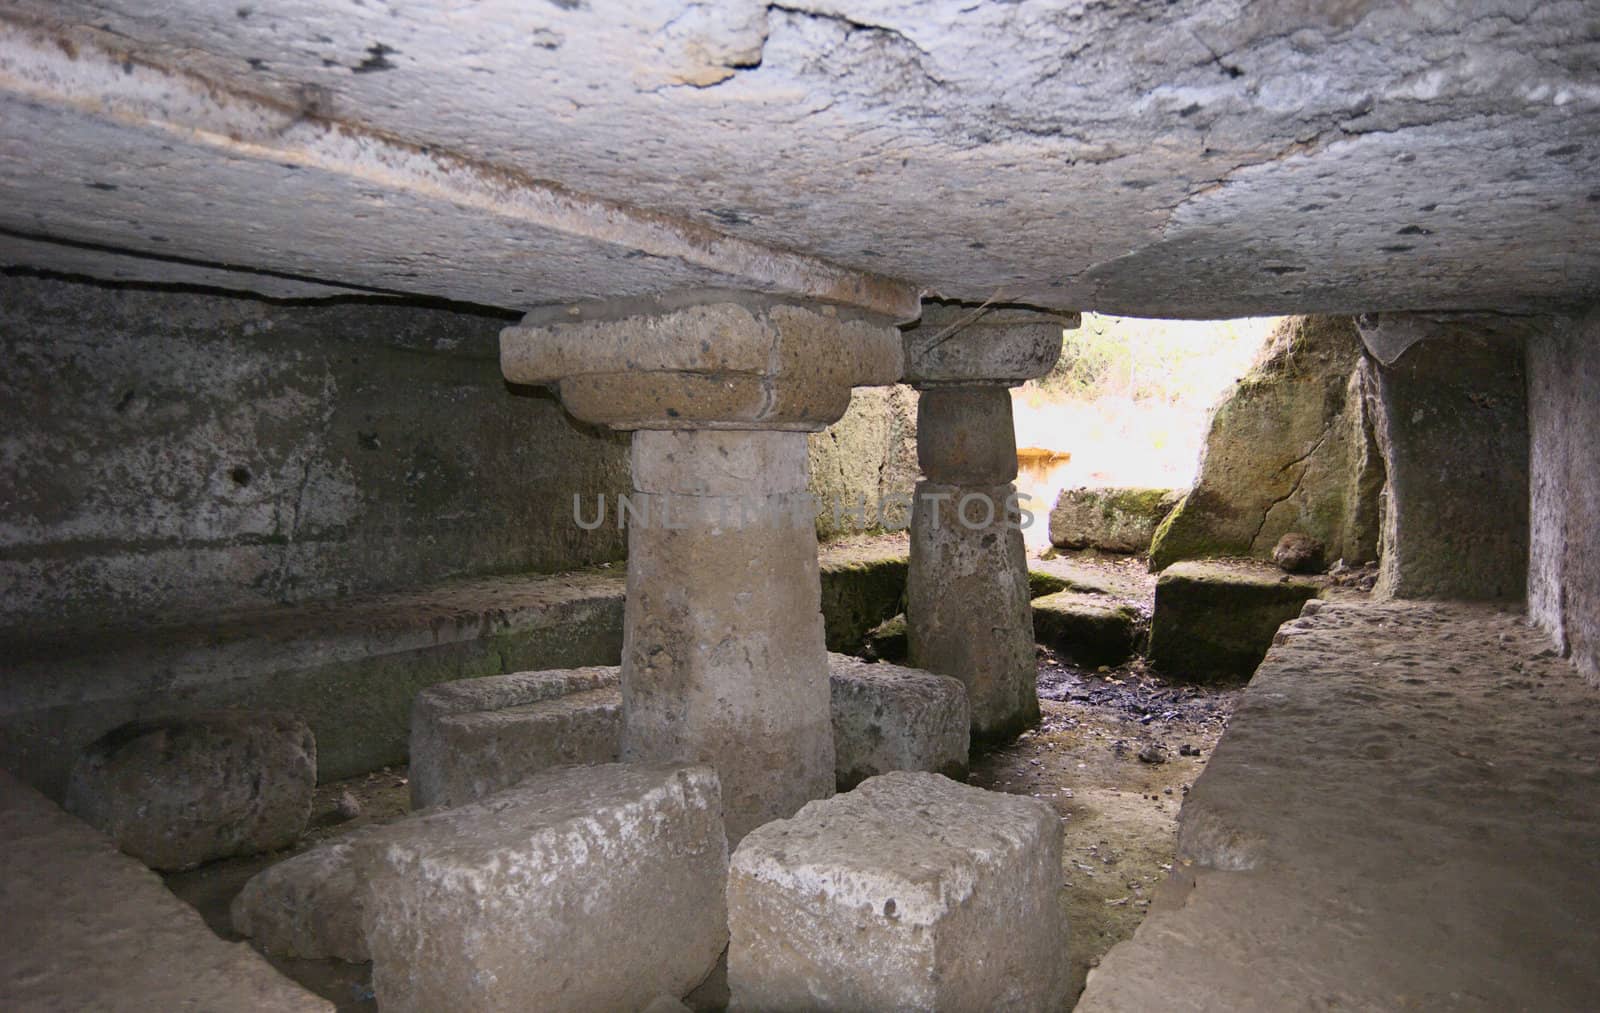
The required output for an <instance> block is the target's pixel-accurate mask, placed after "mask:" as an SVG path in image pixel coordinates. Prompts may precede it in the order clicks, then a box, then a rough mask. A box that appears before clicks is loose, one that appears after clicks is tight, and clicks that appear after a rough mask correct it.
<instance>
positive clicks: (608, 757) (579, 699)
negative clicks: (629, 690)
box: [410, 665, 622, 809]
mask: <svg viewBox="0 0 1600 1013" xmlns="http://www.w3.org/2000/svg"><path fill="white" fill-rule="evenodd" d="M620 685H621V675H620V669H619V668H617V667H616V666H614V665H613V666H609V667H608V666H597V667H592V668H573V669H559V670H556V671H548V672H515V673H512V674H511V675H495V676H489V677H487V678H482V679H463V680H461V681H458V682H450V683H442V684H440V685H437V686H431V687H429V688H427V689H425V690H423V691H422V692H421V693H418V694H417V699H416V703H415V704H414V705H413V706H412V711H411V771H410V778H411V805H412V807H413V808H416V809H423V808H429V807H433V806H453V805H461V804H463V803H466V802H471V801H473V800H474V799H479V798H482V797H483V796H485V795H488V794H491V793H493V792H496V791H499V790H500V789H502V788H509V787H511V786H512V785H514V784H516V783H517V782H518V781H520V780H522V779H523V778H524V777H527V776H528V775H529V774H531V773H533V772H534V771H537V770H542V769H544V768H545V767H556V766H562V765H567V764H584V763H610V762H612V761H614V760H616V758H617V749H618V743H619V741H620V739H621V735H622V699H621V694H620V691H619V690H618V687H619V686H620Z"/></svg>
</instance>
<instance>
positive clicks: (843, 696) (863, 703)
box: [828, 654, 972, 791]
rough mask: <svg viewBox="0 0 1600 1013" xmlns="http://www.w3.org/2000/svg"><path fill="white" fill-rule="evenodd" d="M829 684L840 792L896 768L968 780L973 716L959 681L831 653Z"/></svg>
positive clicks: (963, 688) (912, 669)
mask: <svg viewBox="0 0 1600 1013" xmlns="http://www.w3.org/2000/svg"><path fill="white" fill-rule="evenodd" d="M828 683H829V688H830V691H831V692H830V698H831V700H832V708H833V753H834V774H835V777H836V778H837V781H838V787H839V790H841V791H848V790H849V789H850V788H853V787H855V786H856V785H857V784H859V783H861V782H862V781H864V780H866V779H867V778H869V777H873V776H875V775H877V774H887V773H889V772H890V771H893V770H930V771H933V772H935V773H939V774H944V775H946V776H947V777H953V778H965V777H966V775H967V743H968V739H969V738H970V736H971V722H972V719H971V716H970V715H969V713H968V710H967V690H966V687H964V686H963V685H961V681H960V680H959V679H952V678H950V677H949V676H944V675H934V674H933V673H932V672H924V671H922V670H920V669H916V668H906V667H904V666H902V665H890V664H885V663H881V662H880V663H878V664H872V663H869V662H865V661H862V660H861V659H860V658H852V657H850V656H849V655H847V654H829V655H828Z"/></svg>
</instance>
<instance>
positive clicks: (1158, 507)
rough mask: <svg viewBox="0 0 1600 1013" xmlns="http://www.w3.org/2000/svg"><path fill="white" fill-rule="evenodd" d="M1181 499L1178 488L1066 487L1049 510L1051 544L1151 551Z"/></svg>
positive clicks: (1069, 547)
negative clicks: (1154, 539) (1163, 524)
mask: <svg viewBox="0 0 1600 1013" xmlns="http://www.w3.org/2000/svg"><path fill="white" fill-rule="evenodd" d="M1182 498H1183V494H1182V493H1181V492H1178V491H1177V490H1175V489H1135V488H1090V487H1082V488H1077V489H1063V490H1061V495H1060V496H1058V497H1056V505H1055V508H1054V509H1053V510H1051V511H1050V544H1052V545H1054V546H1056V547H1058V548H1062V549H1101V550H1103V551H1106V552H1149V551H1150V539H1151V538H1152V537H1154V535H1155V533H1156V528H1157V527H1159V526H1160V525H1161V522H1162V521H1163V520H1165V519H1166V517H1167V515H1168V514H1170V513H1171V512H1172V508H1173V507H1175V506H1177V505H1178V500H1180V499H1182Z"/></svg>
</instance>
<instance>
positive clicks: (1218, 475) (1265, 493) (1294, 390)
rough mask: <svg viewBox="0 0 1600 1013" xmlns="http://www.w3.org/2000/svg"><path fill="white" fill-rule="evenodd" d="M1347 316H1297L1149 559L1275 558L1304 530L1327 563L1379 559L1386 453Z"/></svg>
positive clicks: (1231, 403)
mask: <svg viewBox="0 0 1600 1013" xmlns="http://www.w3.org/2000/svg"><path fill="white" fill-rule="evenodd" d="M1363 361H1364V358H1363V354H1362V345H1361V338H1360V335H1359V334H1358V333H1357V332H1356V328H1355V324H1354V322H1353V321H1352V320H1351V319H1350V318H1349V317H1315V316H1314V317H1288V318H1286V319H1285V320H1284V321H1283V323H1282V325H1281V326H1280V327H1279V329H1278V330H1277V331H1276V332H1274V334H1273V336H1272V337H1271V338H1270V339H1268V342H1267V345H1266V347H1265V348H1263V349H1262V352H1261V355H1260V357H1259V358H1258V359H1257V360H1256V363H1255V365H1253V366H1252V367H1251V368H1250V371H1249V373H1247V374H1246V375H1245V377H1244V378H1243V379H1241V380H1240V381H1239V383H1238V385H1237V386H1236V387H1235V388H1234V390H1233V392H1232V393H1231V394H1229V395H1228V396H1227V398H1225V399H1224V400H1223V401H1222V402H1221V403H1220V404H1218V405H1217V408H1216V410H1215V412H1214V413H1213V415H1212V418H1211V429H1210V431H1209V433H1208V434H1207V436H1206V442H1205V446H1204V447H1203V449H1202V451H1201V460H1200V474H1199V478H1198V479H1196V481H1195V484H1194V488H1193V489H1191V490H1190V491H1189V494H1188V495H1187V496H1185V497H1184V499H1183V501H1182V502H1181V503H1179V504H1178V507H1177V509H1176V510H1174V511H1173V512H1172V513H1171V514H1170V515H1168V517H1167V519H1166V521H1165V522H1164V523H1163V524H1162V525H1161V526H1160V528H1158V529H1157V531H1156V534H1155V538H1154V539H1153V541H1152V544H1151V548H1150V568H1151V569H1152V570H1159V569H1162V568H1163V567H1166V566H1169V565H1170V564H1172V563H1175V562H1177V561H1178V560H1181V559H1200V558H1207V557H1214V556H1253V557H1256V558H1260V559H1270V558H1271V555H1272V548H1273V546H1274V545H1276V544H1277V542H1278V539H1279V538H1281V537H1283V535H1284V534H1286V533H1288V532H1290V531H1299V532H1303V533H1305V534H1308V535H1311V536H1312V537H1314V538H1316V539H1318V540H1320V541H1321V542H1322V543H1323V545H1324V546H1325V547H1326V550H1327V556H1328V558H1329V559H1330V560H1333V559H1340V558H1343V559H1344V560H1345V561H1346V562H1349V563H1362V562H1367V561H1369V560H1372V559H1375V558H1377V541H1378V528H1379V523H1378V514H1379V507H1378V504H1379V497H1380V494H1381V492H1382V489H1383V482H1384V470H1383V461H1382V458H1381V456H1380V455H1379V453H1378V447H1377V444H1376V442H1375V439H1374V437H1373V427H1372V424H1371V421H1370V420H1369V418H1368V417H1367V414H1366V411H1365V408H1364V398H1363V397H1362V390H1363V387H1364V385H1365V383H1366V382H1367V374H1366V371H1365V370H1364V369H1363V368H1362V364H1363Z"/></svg>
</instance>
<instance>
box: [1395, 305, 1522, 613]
mask: <svg viewBox="0 0 1600 1013" xmlns="http://www.w3.org/2000/svg"><path fill="white" fill-rule="evenodd" d="M1425 322H1426V323H1427V324H1428V325H1429V326H1430V327H1431V328H1432V330H1433V335H1434V338H1435V339H1436V340H1427V341H1421V342H1418V343H1417V344H1414V345H1412V346H1411V347H1410V348H1409V349H1408V350H1407V351H1406V352H1405V354H1403V355H1402V356H1400V358H1399V359H1398V360H1397V361H1396V362H1395V363H1394V364H1393V365H1392V366H1383V367H1379V368H1378V369H1377V370H1376V371H1375V374H1376V382H1375V384H1374V385H1373V388H1372V392H1371V397H1370V401H1371V402H1372V404H1373V405H1374V408H1373V415H1374V417H1375V420H1376V423H1377V427H1376V428H1377V437H1378V444H1379V447H1380V448H1381V449H1382V453H1383V457H1384V462H1385V466H1386V470H1387V472H1388V475H1389V487H1388V494H1387V503H1386V508H1385V511H1384V524H1383V542H1382V550H1383V551H1382V565H1381V567H1380V569H1379V573H1378V586H1377V593H1378V594H1380V595H1393V596H1395V597H1401V598H1465V599H1508V600H1514V601H1515V600H1521V599H1522V598H1523V596H1524V594H1525V593H1526V587H1527V578H1528V497H1529V492H1528V402H1527V389H1526V383H1527V381H1526V376H1525V371H1524V362H1523V358H1524V348H1523V338H1522V335H1521V333H1520V328H1518V329H1517V330H1516V331H1514V332H1512V333H1509V334H1502V333H1498V332H1496V331H1494V330H1492V329H1489V328H1488V327H1487V325H1486V324H1485V322H1484V320H1483V319H1482V318H1479V317H1467V318H1462V319H1457V320H1452V319H1451V318H1449V317H1439V316H1436V317H1431V318H1428V320H1427V321H1425Z"/></svg>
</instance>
